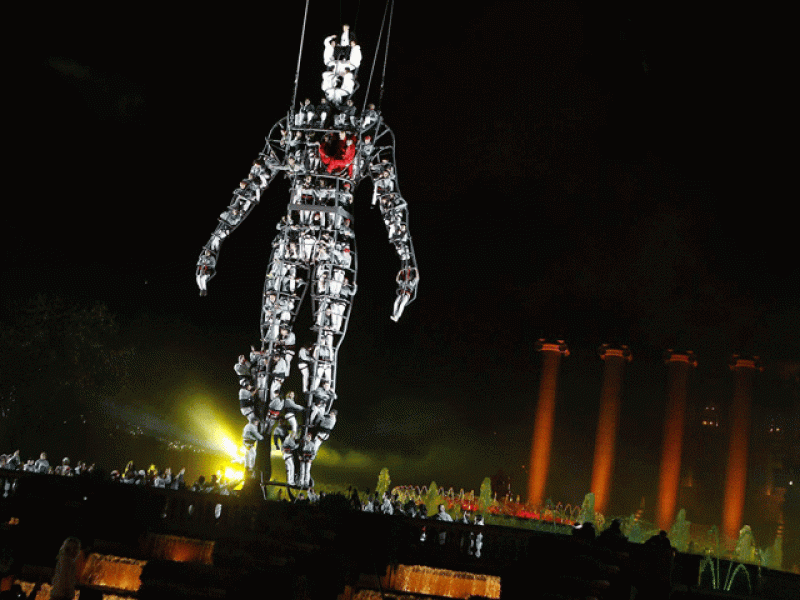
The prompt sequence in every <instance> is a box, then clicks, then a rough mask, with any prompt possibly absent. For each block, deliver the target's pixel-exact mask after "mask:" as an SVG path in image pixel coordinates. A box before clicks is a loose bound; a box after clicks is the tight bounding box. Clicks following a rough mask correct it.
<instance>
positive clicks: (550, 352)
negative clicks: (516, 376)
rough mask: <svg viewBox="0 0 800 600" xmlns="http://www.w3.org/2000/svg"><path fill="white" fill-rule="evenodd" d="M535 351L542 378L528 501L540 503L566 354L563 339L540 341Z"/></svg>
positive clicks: (529, 474) (547, 467) (545, 481)
mask: <svg viewBox="0 0 800 600" xmlns="http://www.w3.org/2000/svg"><path fill="white" fill-rule="evenodd" d="M537 350H539V351H540V352H541V353H542V377H541V382H540V383H539V404H538V405H537V407H536V420H535V421H534V424H533V439H532V440H531V458H530V461H528V465H529V470H528V502H530V503H532V504H533V505H535V506H539V505H541V504H542V502H543V501H544V490H545V485H547V471H548V469H549V468H550V448H551V446H552V442H553V424H554V422H555V413H556V387H557V385H558V370H559V366H560V365H561V357H562V356H569V350H567V345H566V344H565V343H564V341H563V340H558V341H557V342H556V343H554V344H549V343H544V340H539V344H538V346H537Z"/></svg>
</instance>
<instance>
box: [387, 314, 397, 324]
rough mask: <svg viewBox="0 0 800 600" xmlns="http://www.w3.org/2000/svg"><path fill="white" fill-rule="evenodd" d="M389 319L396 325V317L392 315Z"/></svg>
mask: <svg viewBox="0 0 800 600" xmlns="http://www.w3.org/2000/svg"><path fill="white" fill-rule="evenodd" d="M389 318H390V319H391V320H392V321H394V322H395V323H397V320H398V319H399V318H400V317H396V316H394V315H392V316H391V317H389Z"/></svg>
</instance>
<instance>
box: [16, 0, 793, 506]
mask: <svg viewBox="0 0 800 600" xmlns="http://www.w3.org/2000/svg"><path fill="white" fill-rule="evenodd" d="M275 4H276V3H264V4H262V5H259V6H258V7H253V6H251V7H248V8H247V9H236V8H235V7H232V6H231V7H228V6H227V5H226V6H225V7H223V8H221V9H218V10H217V11H216V12H202V11H178V10H177V9H161V10H160V11H158V12H148V13H146V14H145V13H142V12H137V11H138V9H137V8H136V7H134V6H131V7H130V8H128V9H125V8H121V7H116V8H115V9H114V12H113V13H112V12H109V13H106V14H98V13H96V12H94V11H88V10H86V11H85V12H81V10H82V9H76V8H74V7H70V8H69V9H68V10H66V9H65V11H64V12H63V13H60V14H59V13H52V12H51V13H48V14H45V15H40V16H39V23H38V26H37V27H36V28H35V29H34V30H33V31H32V32H31V39H32V40H33V41H34V42H35V43H32V44H31V45H30V47H29V48H28V49H27V53H26V55H25V57H24V60H23V63H22V64H23V66H24V68H23V72H24V73H25V76H24V78H23V81H22V85H20V86H18V88H17V89H15V105H16V107H15V110H14V111H13V112H10V113H8V114H7V119H9V121H10V123H11V124H13V122H15V121H17V120H18V119H19V120H20V121H22V122H23V123H26V129H27V131H28V133H29V135H27V136H26V137H25V138H23V139H20V140H19V141H18V142H17V143H16V144H15V150H16V159H15V160H14V161H13V163H12V164H17V165H18V168H16V169H15V170H16V173H14V172H12V173H8V174H7V177H10V178H11V179H14V178H15V176H16V177H17V178H19V179H22V180H24V182H25V183H24V184H23V185H22V186H21V187H20V192H19V194H18V195H17V197H15V198H13V199H12V198H7V200H6V202H7V205H9V206H13V207H15V208H13V209H12V210H13V212H12V213H11V214H12V215H17V214H19V216H18V217H17V218H15V219H14V220H13V222H12V223H10V227H8V228H7V230H6V244H5V247H4V260H3V266H2V268H3V275H2V281H3V284H2V297H3V300H4V303H7V301H8V300H16V299H20V298H26V297H29V296H31V295H34V294H36V293H38V292H47V293H50V294H58V295H63V296H66V297H72V298H80V299H83V300H85V301H94V300H100V301H103V302H105V303H106V304H107V305H108V307H109V308H110V309H111V311H112V312H114V313H115V314H117V315H118V317H119V319H120V322H121V324H122V325H123V332H124V334H125V335H128V336H130V337H131V338H132V339H133V341H134V343H135V344H136V345H137V347H138V354H137V355H138V357H139V362H138V363H137V365H136V368H135V373H134V377H133V378H132V380H131V382H130V383H129V385H128V386H127V387H126V388H124V389H122V390H120V392H119V394H118V396H117V397H116V398H115V400H117V401H118V402H120V403H123V404H125V403H127V404H135V405H137V406H140V407H143V408H145V409H146V410H148V411H150V412H152V413H154V414H160V415H168V416H169V418H170V419H174V421H175V422H183V423H185V422H186V415H185V413H186V411H187V408H186V405H187V403H189V404H192V403H206V404H208V405H211V406H214V407H215V410H217V411H218V414H219V415H221V417H220V418H221V419H222V421H221V422H222V424H221V425H220V427H223V428H226V430H227V431H230V432H232V433H233V434H235V433H236V432H237V430H238V427H239V426H240V425H241V423H239V418H240V415H238V409H237V406H236V392H237V385H236V381H235V379H234V377H233V371H232V369H231V366H232V365H233V363H234V361H235V359H236V356H237V355H238V354H239V353H240V352H243V351H245V350H246V349H247V348H248V347H249V345H250V344H251V343H255V342H256V341H257V338H258V317H259V309H260V300H261V289H262V285H263V277H264V273H265V270H266V267H267V261H268V256H269V252H270V241H271V239H272V237H273V236H274V234H275V224H276V222H277V221H278V219H279V218H280V217H281V216H282V214H283V212H284V211H285V205H286V203H287V200H288V196H287V189H288V186H287V184H286V183H285V182H280V183H277V184H274V185H273V188H271V189H270V190H269V191H268V192H267V193H266V194H265V196H264V198H263V199H262V203H261V205H260V206H259V207H258V208H257V210H255V212H253V213H252V215H251V216H250V217H249V218H248V220H247V221H246V222H245V223H244V224H243V225H242V226H240V228H239V229H238V230H237V231H236V232H235V235H233V236H232V237H231V238H229V239H228V240H227V241H226V242H225V243H224V244H223V247H222V252H221V256H220V261H219V264H218V274H217V276H216V278H215V279H213V281H211V283H210V285H209V295H208V297H206V298H200V297H199V296H198V293H197V290H196V287H195V283H194V264H195V261H196V259H197V256H198V254H199V252H200V249H201V247H202V245H203V244H204V243H205V242H206V241H207V239H208V237H209V235H210V233H211V231H212V230H213V228H214V226H215V224H216V218H217V216H218V215H219V213H220V212H222V211H223V209H224V208H225V206H226V205H227V203H228V202H229V200H230V196H231V191H232V190H233V189H234V187H235V186H236V185H237V182H238V180H239V179H240V178H242V177H244V176H245V175H246V174H247V172H248V169H249V165H250V163H251V161H252V160H253V159H254V158H255V157H256V155H257V154H258V152H259V151H260V150H261V149H262V147H263V144H264V136H265V135H266V134H267V133H268V131H269V129H270V127H271V126H272V124H273V123H274V122H275V121H276V120H278V119H279V118H280V117H282V116H283V115H285V114H286V111H287V110H288V108H289V104H290V102H291V98H292V87H293V82H294V72H295V67H296V63H297V53H298V49H299V43H300V40H299V37H300V33H301V26H302V17H303V10H302V8H303V6H302V5H303V3H301V2H285V3H283V4H284V6H283V7H276V6H275ZM363 4H369V5H370V6H369V7H365V6H362V7H361V8H360V9H358V10H357V6H358V3H357V2H351V3H348V2H343V3H327V4H325V3H320V2H312V3H311V5H312V6H311V10H310V13H309V25H308V28H307V30H306V44H305V50H304V54H303V61H302V66H301V74H300V86H299V96H300V97H303V96H305V95H310V96H311V97H312V100H313V101H316V100H317V99H318V98H319V96H320V91H319V81H320V73H321V68H322V61H321V50H322V39H323V38H324V36H325V35H328V34H329V33H334V32H335V31H338V30H339V26H340V24H341V23H342V22H349V23H350V24H351V25H354V27H355V29H356V33H357V35H358V36H359V38H360V39H361V43H362V46H363V48H364V50H365V61H364V62H365V64H367V65H369V62H370V61H371V59H372V56H373V55H372V52H373V49H374V47H375V42H376V38H377V35H378V30H379V27H380V21H381V17H382V9H383V7H382V6H378V5H379V4H380V3H377V2H375V3H363ZM639 4H641V3H625V2H607V3H602V2H592V3H588V2H497V3H491V2H490V3H486V4H485V5H484V6H482V7H478V8H475V9H470V10H453V9H451V10H449V11H446V12H443V13H439V14H438V15H437V14H435V13H431V11H430V10H424V9H423V10H420V8H424V5H418V4H416V3H414V4H409V3H408V2H398V6H397V8H396V9H395V13H394V20H393V25H392V30H391V37H390V46H389V61H388V65H387V68H386V79H385V93H384V99H383V104H382V112H383V115H384V117H385V119H386V121H387V123H388V124H389V126H390V127H391V128H392V129H393V130H394V132H395V134H396V140H397V155H396V156H397V171H398V177H399V184H400V187H401V190H402V192H403V196H404V197H405V198H406V200H407V202H408V204H409V215H410V221H409V222H410V230H411V235H412V237H413V240H414V246H415V249H416V254H417V260H418V264H419V269H420V274H421V281H420V285H419V294H418V297H417V301H416V302H415V303H414V304H412V305H410V306H409V307H408V308H407V310H406V312H405V314H404V316H403V318H402V319H401V320H400V322H399V323H393V322H392V321H390V320H389V318H388V317H389V316H390V314H391V306H392V302H393V300H394V276H395V274H396V272H397V269H398V268H399V267H398V262H397V258H396V255H395V254H394V251H393V249H392V248H391V246H390V245H389V244H388V242H387V240H386V234H385V230H384V228H383V223H382V222H381V219H380V216H379V214H378V213H377V211H375V210H372V211H371V210H369V200H368V198H369V196H370V193H371V189H370V186H369V184H368V183H365V184H364V185H363V186H362V187H361V188H360V189H359V193H358V195H357V197H356V198H357V206H356V208H355V229H356V233H357V239H358V251H359V267H360V268H359V273H358V284H359V294H358V295H357V297H356V301H355V305H354V309H353V314H352V317H351V321H350V328H349V331H348V335H347V339H346V340H345V342H344V344H343V346H342V350H341V351H340V375H339V381H338V392H339V397H340V400H339V404H338V408H339V411H340V418H339V423H338V425H337V428H336V431H335V434H334V436H333V438H332V439H331V442H330V443H329V447H330V448H331V449H332V450H336V451H337V452H338V456H339V458H340V459H341V462H340V463H339V466H338V467H337V469H338V470H334V471H331V473H332V475H331V477H336V478H340V479H342V480H348V481H349V480H352V481H353V482H354V483H360V484H362V485H364V484H366V485H374V481H375V478H376V477H377V472H378V470H379V469H380V467H382V466H388V467H389V468H390V472H391V474H392V479H393V481H394V482H395V483H411V484H419V485H422V484H427V483H429V481H430V480H431V479H435V480H436V481H437V482H438V483H440V484H443V485H452V486H455V487H456V488H458V487H462V486H463V487H467V488H468V489H469V488H471V487H474V488H477V487H478V486H479V485H480V481H481V480H482V478H483V477H484V476H486V475H492V474H493V473H495V472H496V471H497V470H498V469H499V468H502V469H504V470H505V471H507V472H509V473H511V475H512V478H513V481H514V488H515V491H517V492H519V493H523V494H524V487H525V486H524V480H525V478H526V475H525V473H524V468H523V465H526V464H527V449H528V447H529V439H530V433H531V423H532V418H533V411H534V407H535V402H536V395H537V388H538V377H539V366H540V361H539V357H538V355H537V353H536V352H535V351H534V349H533V347H534V343H535V341H536V340H537V339H539V338H549V339H556V338H561V339H564V340H566V341H567V344H568V345H569V347H570V350H571V353H572V354H571V356H570V357H568V358H567V359H566V360H565V362H564V367H563V371H562V386H561V398H560V400H559V402H560V404H559V413H558V416H557V419H558V422H559V425H558V441H557V442H556V444H557V448H556V450H557V452H556V458H555V463H554V473H555V475H554V484H553V485H554V488H553V495H554V496H556V497H559V498H560V499H564V500H573V499H574V498H575V497H580V496H581V495H582V493H583V492H584V491H585V490H586V489H587V488H588V473H589V472H590V469H591V451H592V445H593V441H592V440H593V435H594V430H593V428H594V423H595V419H596V414H597V400H598V397H599V390H600V380H601V379H600V378H601V374H602V371H601V369H602V362H601V361H600V360H599V359H598V358H597V354H596V350H597V347H598V346H599V345H600V344H601V343H604V342H610V343H624V344H627V345H629V346H630V347H631V350H632V352H633V356H634V360H633V363H631V366H630V368H629V370H628V377H627V380H626V391H625V394H626V396H625V400H624V406H625V408H624V413H623V424H622V430H621V432H622V433H621V439H622V443H623V447H622V450H621V453H622V456H623V458H622V459H620V462H619V463H618V472H619V473H620V477H624V478H626V481H627V480H635V481H637V482H639V483H640V487H642V489H643V490H644V491H643V492H642V493H645V492H647V490H648V489H650V488H648V486H649V485H650V484H649V480H648V479H647V477H648V476H647V475H646V473H649V472H652V463H648V462H647V461H648V460H649V458H651V457H652V456H655V455H657V450H658V440H659V436H660V422H661V421H660V412H659V411H661V410H663V395H664V376H665V369H664V367H663V366H662V364H661V355H662V352H663V351H664V350H665V349H667V348H687V349H691V350H694V351H695V352H696V353H697V356H698V359H699V361H700V367H698V370H697V376H696V380H697V382H698V384H697V387H698V389H704V388H703V385H701V384H700V382H706V383H707V382H714V381H716V382H724V381H726V377H728V376H727V374H726V371H727V361H728V359H729V357H730V355H731V353H733V352H742V353H756V354H759V355H760V356H762V358H763V359H764V361H765V364H771V365H779V364H783V363H785V362H792V361H795V362H796V361H798V360H800V348H799V347H798V339H800V336H798V333H800V276H799V274H798V261H797V251H796V238H795V235H796V230H797V227H796V217H794V216H792V213H793V210H792V208H791V205H792V204H793V202H792V201H791V200H790V198H791V197H792V192H793V188H792V187H789V188H787V187H786V176H785V175H784V173H785V172H786V171H787V170H788V169H790V168H791V167H792V165H790V164H789V161H788V160H787V159H786V158H784V157H785V152H784V147H783V144H782V142H781V140H782V139H784V138H787V137H790V135H789V130H790V129H791V125H792V122H793V119H791V118H790V116H789V115H790V113H789V106H788V105H789V99H790V96H789V93H788V88H789V82H788V79H789V77H788V76H787V75H788V73H789V71H787V70H786V69H785V68H784V63H785V62H786V59H784V58H783V56H785V55H786V50H785V47H786V42H785V41H783V40H785V39H788V38H786V37H785V36H783V35H782V34H781V32H780V29H781V27H782V25H781V23H782V22H783V21H784V20H783V19H781V16H780V15H770V16H765V15H752V14H745V13H744V12H742V13H736V12H734V11H735V10H736V9H733V8H731V7H728V8H727V9H726V10H727V12H725V13H716V12H712V11H711V10H706V9H700V11H698V8H697V6H696V3H689V2H651V3H648V7H647V8H646V9H643V8H641V6H639ZM382 63H383V61H382V56H381V57H380V61H379V62H378V65H377V67H376V71H377V75H376V78H375V81H373V84H372V86H371V88H370V89H371V92H370V99H371V100H376V99H377V91H378V89H379V83H380V72H381V69H382V66H383V64H382ZM366 72H367V69H364V68H363V67H362V74H361V75H360V80H361V86H362V88H361V92H360V94H363V93H364V90H365V89H366V85H365V77H366ZM360 94H357V96H356V100H357V103H358V104H360V103H361V102H363V96H362V95H360ZM298 339H299V341H303V339H304V338H303V336H302V334H301V332H300V331H298ZM777 371H778V369H777V368H774V369H773V370H772V372H773V373H776V372H777ZM293 383H295V385H296V382H293ZM720 385H722V384H720ZM698 393H699V392H698ZM723 395H724V394H723ZM198 398H202V402H201V400H198ZM697 401H698V402H699V401H700V400H699V399H698V400H697ZM776 402H777V403H778V404H779V402H778V401H776ZM202 414H205V413H202ZM625 456H637V457H638V458H636V459H630V460H628V459H626V458H624V457H625ZM335 458H336V457H332V458H330V459H328V462H330V463H333V462H335ZM154 460H155V459H154ZM637 461H638V462H637ZM322 466H324V465H322ZM334 466H335V465H334ZM637 469H638V471H637ZM348 478H350V479H348ZM362 482H363V483H362ZM648 493H649V492H648ZM565 496H566V497H565Z"/></svg>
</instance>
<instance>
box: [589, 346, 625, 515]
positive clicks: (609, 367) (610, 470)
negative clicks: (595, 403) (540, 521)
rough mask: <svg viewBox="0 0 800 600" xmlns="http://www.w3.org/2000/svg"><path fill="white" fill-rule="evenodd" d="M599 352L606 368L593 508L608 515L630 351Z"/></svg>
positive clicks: (605, 349) (609, 349) (602, 348)
mask: <svg viewBox="0 0 800 600" xmlns="http://www.w3.org/2000/svg"><path fill="white" fill-rule="evenodd" d="M598 352H599V354H600V358H602V359H603V361H604V362H605V367H604V369H603V389H602V391H601V392H600V415H599V417H598V419H597V435H596V436H595V439H594V463H593V468H592V487H591V491H592V492H593V493H594V509H595V510H596V511H597V512H600V513H605V512H606V509H607V508H608V503H609V500H610V496H611V477H612V475H613V474H614V456H615V454H616V447H617V430H618V429H619V409H620V403H621V396H622V376H623V374H624V372H625V363H626V362H630V360H631V352H630V350H629V349H628V347H627V346H620V347H619V348H612V347H611V346H610V345H609V344H603V345H602V346H600V349H599V350H598Z"/></svg>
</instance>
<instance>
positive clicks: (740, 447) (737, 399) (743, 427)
mask: <svg viewBox="0 0 800 600" xmlns="http://www.w3.org/2000/svg"><path fill="white" fill-rule="evenodd" d="M757 361H758V357H757V356H754V357H752V358H741V357H739V356H738V355H736V354H734V355H733V360H732V361H731V370H732V371H733V377H734V390H733V405H732V406H731V411H730V416H729V417H728V422H729V423H730V437H729V440H730V441H729V442H728V464H727V465H726V467H725V496H724V498H723V502H724V504H723V505H722V533H723V535H724V536H725V537H727V538H729V539H736V538H737V537H739V528H740V527H741V526H742V513H743V512H744V493H745V486H746V484H747V453H748V450H749V446H750V405H751V404H752V401H753V380H754V379H755V374H756V369H758V368H759V367H758V366H757Z"/></svg>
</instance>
